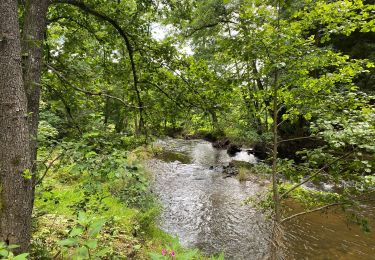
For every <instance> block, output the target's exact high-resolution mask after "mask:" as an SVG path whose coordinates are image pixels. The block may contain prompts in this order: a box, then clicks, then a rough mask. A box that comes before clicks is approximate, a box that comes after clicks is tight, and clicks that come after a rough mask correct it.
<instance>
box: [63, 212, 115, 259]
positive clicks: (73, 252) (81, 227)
mask: <svg viewBox="0 0 375 260" xmlns="http://www.w3.org/2000/svg"><path fill="white" fill-rule="evenodd" d="M105 222H106V220H105V219H96V220H94V219H90V218H89V217H88V216H87V215H86V214H85V213H84V212H82V211H81V212H79V214H78V219H77V225H76V226H75V227H74V228H73V229H72V230H71V231H70V232H69V235H68V238H66V239H64V240H61V241H59V242H58V245H59V246H60V247H61V250H60V253H61V255H62V257H64V256H69V257H72V258H73V259H100V258H102V257H104V256H105V255H106V254H107V253H108V252H109V250H110V248H108V247H99V246H98V239H97V237H98V235H99V233H100V231H101V230H102V227H103V226H104V224H105Z"/></svg>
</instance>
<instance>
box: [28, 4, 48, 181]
mask: <svg viewBox="0 0 375 260" xmlns="http://www.w3.org/2000/svg"><path fill="white" fill-rule="evenodd" d="M48 3H49V2H48V0H28V1H26V6H25V20H24V25H23V35H22V52H23V65H24V70H23V81H24V85H25V90H26V94H27V105H28V107H27V111H28V113H29V132H30V156H31V162H32V172H33V173H35V171H36V158H37V149H38V144H37V134H38V123H39V99H40V78H41V72H42V54H43V53H42V52H43V48H42V47H43V40H44V39H43V38H44V34H45V30H46V17H47V9H48ZM33 179H35V178H33Z"/></svg>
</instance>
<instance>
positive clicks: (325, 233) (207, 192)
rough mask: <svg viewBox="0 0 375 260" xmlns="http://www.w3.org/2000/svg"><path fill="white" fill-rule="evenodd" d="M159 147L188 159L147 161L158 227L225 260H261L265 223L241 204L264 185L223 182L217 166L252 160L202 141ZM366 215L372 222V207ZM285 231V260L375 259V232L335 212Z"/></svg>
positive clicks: (299, 221)
mask: <svg viewBox="0 0 375 260" xmlns="http://www.w3.org/2000/svg"><path fill="white" fill-rule="evenodd" d="M158 144H159V145H162V146H164V147H165V148H166V149H168V150H170V151H176V152H179V153H183V154H185V155H187V156H189V157H190V159H191V161H190V162H189V163H181V161H179V160H176V161H172V162H171V161H169V162H166V161H163V160H158V159H154V160H151V161H150V162H149V166H150V170H151V171H153V172H154V173H155V176H156V177H155V183H154V190H155V192H156V193H157V195H158V196H159V198H160V200H161V203H162V204H163V206H164V210H163V213H162V215H161V219H160V225H161V227H162V229H164V230H165V231H167V232H169V233H171V234H173V235H177V236H178V237H179V238H180V241H181V242H182V244H183V245H185V246H193V247H198V248H200V249H201V250H203V252H206V253H207V254H214V253H219V252H220V251H224V252H225V256H226V259H239V260H241V259H264V258H265V257H266V255H267V252H268V242H267V237H268V234H269V226H270V225H269V222H268V221H267V220H266V218H265V217H264V216H263V215H262V214H261V213H260V212H259V211H258V210H256V209H255V208H253V207H251V206H250V205H247V206H242V205H241V201H243V200H244V199H245V198H247V197H249V196H252V195H255V194H256V193H258V192H261V191H262V190H263V189H264V187H262V186H260V185H259V184H258V182H256V181H247V182H242V183H240V182H238V181H237V180H236V179H234V178H225V179H224V178H223V174H222V167H221V166H223V165H225V164H227V163H229V162H230V161H231V160H233V159H236V160H244V161H248V162H252V163H254V162H256V158H255V157H253V156H252V155H251V154H248V153H247V152H246V151H244V152H242V153H240V154H237V155H236V157H234V158H233V157H230V156H228V154H227V153H226V151H225V150H218V149H215V148H213V147H212V145H211V144H210V143H208V142H205V141H201V140H175V139H168V140H164V141H158ZM211 166H214V167H213V169H212V167H211ZM290 206H292V207H293V208H294V209H295V210H296V211H297V210H299V209H298V206H297V205H293V204H291V205H290ZM370 206H371V205H370ZM366 214H367V217H368V218H370V220H375V218H374V216H375V212H374V208H373V207H369V208H368V209H367V210H366ZM285 230H286V234H287V241H286V244H287V250H286V254H287V257H286V258H287V259H375V232H374V233H371V234H369V235H367V234H364V233H363V232H362V231H361V230H360V229H359V228H358V226H356V225H347V221H346V220H345V217H344V216H343V214H342V212H340V211H337V212H335V211H333V212H332V211H330V212H329V213H326V214H325V215H322V214H320V213H313V214H309V215H306V216H304V217H302V218H299V219H296V220H295V221H291V222H288V223H287V224H286V226H285Z"/></svg>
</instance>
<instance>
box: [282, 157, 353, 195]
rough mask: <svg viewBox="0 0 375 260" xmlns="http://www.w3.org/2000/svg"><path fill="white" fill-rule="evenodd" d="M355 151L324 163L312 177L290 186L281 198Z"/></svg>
mask: <svg viewBox="0 0 375 260" xmlns="http://www.w3.org/2000/svg"><path fill="white" fill-rule="evenodd" d="M352 153H353V151H350V152H349V153H346V154H344V155H343V156H341V157H339V158H336V159H335V160H334V161H333V162H331V163H329V164H326V165H324V166H323V167H322V168H320V169H319V170H317V171H316V172H315V173H313V174H312V175H311V176H310V177H308V178H307V179H305V180H304V181H302V182H300V183H298V184H296V185H294V186H293V187H292V188H290V189H289V190H287V191H286V192H284V193H283V194H281V196H280V198H283V197H285V196H286V195H288V194H289V193H290V192H292V191H294V190H295V189H297V188H298V187H300V186H302V185H303V184H305V183H306V182H308V181H310V180H311V179H313V178H315V177H316V176H317V175H318V174H319V173H321V172H322V171H324V170H325V169H327V168H328V167H329V166H331V165H332V164H334V163H336V162H338V161H340V160H341V159H344V158H346V157H348V156H349V155H351V154H352Z"/></svg>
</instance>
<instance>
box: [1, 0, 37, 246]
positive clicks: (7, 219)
mask: <svg viewBox="0 0 375 260" xmlns="http://www.w3.org/2000/svg"><path fill="white" fill-rule="evenodd" d="M19 31H20V30H19V24H18V14H17V0H2V1H1V3H0V185H1V187H0V188H1V189H0V196H1V198H0V199H1V208H0V240H1V241H5V242H6V243H8V244H18V245H20V246H21V247H20V248H19V251H26V250H27V249H28V245H29V241H30V226H31V212H32V203H31V201H32V182H31V180H30V179H29V178H27V175H28V173H30V168H31V162H30V148H29V131H28V122H27V101H26V95H25V90H24V86H23V80H22V66H21V43H20V34H19Z"/></svg>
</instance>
